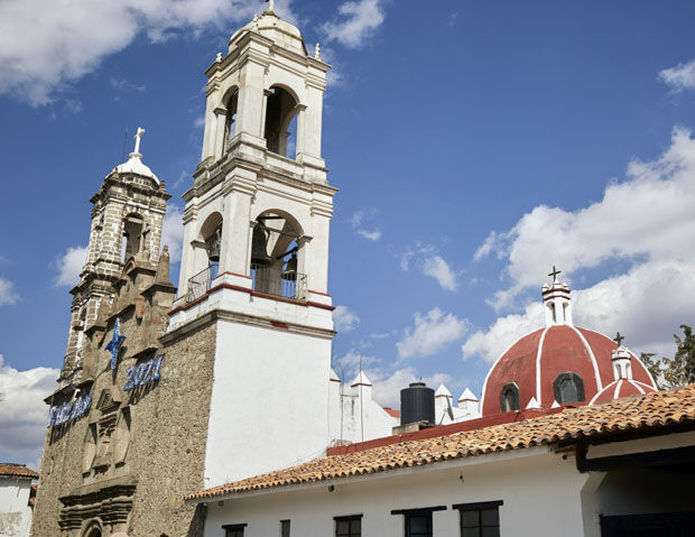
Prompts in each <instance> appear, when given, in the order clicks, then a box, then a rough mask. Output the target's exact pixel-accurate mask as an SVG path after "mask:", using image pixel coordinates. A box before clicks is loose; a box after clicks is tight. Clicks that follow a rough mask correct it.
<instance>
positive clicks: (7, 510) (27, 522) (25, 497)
mask: <svg viewBox="0 0 695 537" xmlns="http://www.w3.org/2000/svg"><path fill="white" fill-rule="evenodd" d="M30 489H31V480H29V479H7V478H0V536H2V537H27V536H28V535H29V530H30V529H31V515H32V511H31V507H29V492H30Z"/></svg>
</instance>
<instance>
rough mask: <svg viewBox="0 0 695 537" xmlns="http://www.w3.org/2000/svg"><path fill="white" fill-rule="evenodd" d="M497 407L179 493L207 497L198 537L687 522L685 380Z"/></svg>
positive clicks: (612, 528) (195, 499)
mask: <svg viewBox="0 0 695 537" xmlns="http://www.w3.org/2000/svg"><path fill="white" fill-rule="evenodd" d="M501 418H505V419H506V423H499V424H496V425H490V424H489V423H490V421H491V419H490V418H482V419H480V420H473V421H466V422H463V423H460V424H454V425H449V426H444V427H436V428H433V429H426V430H422V431H419V432H417V433H410V434H409V435H403V436H400V437H391V438H387V439H381V440H375V441H372V442H367V443H365V444H361V445H359V444H356V445H351V446H345V447H343V448H336V449H335V450H333V451H332V452H330V453H329V456H327V457H325V458H322V459H319V460H316V461H312V462H309V463H306V464H303V465H300V466H296V467H293V468H288V469H286V470H278V471H275V472H272V473H269V474H265V475H261V476H258V477H254V478H250V479H246V480H242V481H238V482H234V483H229V484H226V485H223V486H219V487H216V488H212V489H209V490H205V491H200V492H197V493H194V494H191V495H190V496H189V497H188V498H187V501H188V502H189V503H194V504H195V503H200V504H205V505H207V519H206V522H205V536H206V537H214V536H221V535H226V537H261V536H268V535H280V536H282V537H287V536H290V535H295V536H296V535H301V536H303V537H326V536H330V535H334V536H336V537H344V536H349V537H357V536H375V537H377V536H378V537H401V536H405V537H409V536H412V537H415V536H422V537H429V536H442V537H443V536H446V537H454V536H459V535H460V536H462V537H468V536H469V535H480V536H486V537H492V536H500V535H502V536H514V537H543V536H548V537H557V536H562V537H580V536H585V537H599V536H602V537H612V536H618V535H620V536H631V535H635V536H636V535H640V536H644V535H650V536H661V535H663V536H671V535H691V534H692V528H693V527H695V526H693V524H695V511H694V510H693V505H695V492H694V491H693V488H692V468H693V464H694V463H695V432H694V429H695V386H689V387H686V388H682V389H678V390H673V391H670V392H655V393H649V394H645V395H642V396H639V397H636V398H631V399H622V400H617V401H612V402H610V403H605V404H602V405H592V406H583V407H579V408H565V409H558V410H557V411H556V412H554V413H550V414H543V413H541V412H540V411H537V410H535V411H534V410H528V411H516V412H510V413H506V414H498V418H497V419H498V421H499V420H500V419H501ZM457 428H458V429H457Z"/></svg>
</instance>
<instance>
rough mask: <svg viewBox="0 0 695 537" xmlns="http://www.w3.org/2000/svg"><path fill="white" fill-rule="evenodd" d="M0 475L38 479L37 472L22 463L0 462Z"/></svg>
mask: <svg viewBox="0 0 695 537" xmlns="http://www.w3.org/2000/svg"><path fill="white" fill-rule="evenodd" d="M0 477H26V478H31V479H38V477H39V474H37V473H36V472H34V470H30V469H29V468H27V467H26V466H24V465H23V464H13V463H11V462H0Z"/></svg>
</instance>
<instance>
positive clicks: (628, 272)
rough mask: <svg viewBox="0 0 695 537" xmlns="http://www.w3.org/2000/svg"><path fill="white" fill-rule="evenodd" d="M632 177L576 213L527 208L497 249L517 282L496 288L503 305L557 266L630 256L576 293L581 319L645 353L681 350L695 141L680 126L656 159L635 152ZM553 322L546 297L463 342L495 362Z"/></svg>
mask: <svg viewBox="0 0 695 537" xmlns="http://www.w3.org/2000/svg"><path fill="white" fill-rule="evenodd" d="M626 175H627V180H626V181H624V182H621V183H618V182H614V183H611V184H610V185H608V186H607V187H606V191H605V194H604V196H603V199H602V200H601V201H599V202H596V203H593V204H591V205H589V206H588V207H586V208H584V209H581V210H578V211H575V212H568V211H565V210H563V209H559V208H551V207H547V206H540V207H536V208H535V209H534V210H532V211H531V212H530V213H528V214H526V215H524V216H523V217H522V218H521V219H520V220H519V222H518V223H517V224H516V225H515V226H514V228H513V229H512V230H510V231H509V232H507V233H505V234H501V235H500V236H498V237H497V238H498V239H500V240H495V241H494V242H495V244H494V246H493V247H491V248H490V249H489V251H488V252H487V254H490V253H492V252H494V251H497V253H498V254H502V255H503V256H504V258H505V259H506V260H507V262H508V265H507V273H508V275H509V276H510V279H511V282H512V283H511V286H510V287H508V288H507V289H502V290H500V291H498V292H497V293H496V294H495V297H494V299H493V300H492V301H491V302H492V303H493V305H496V306H498V307H501V306H507V305H510V304H513V302H514V301H515V300H516V298H517V297H518V295H519V293H521V292H522V291H524V290H525V289H528V288H529V287H538V288H539V287H540V284H541V282H542V280H543V276H544V275H545V274H546V272H547V270H548V267H549V266H551V265H552V264H557V265H558V266H559V267H560V268H563V269H565V270H566V271H568V272H573V271H577V270H581V269H586V268H594V267H597V266H598V265H599V264H601V263H604V264H605V263H608V265H606V266H611V265H610V264H611V263H613V264H615V262H618V261H623V262H625V261H627V262H628V266H627V268H626V269H624V270H623V271H619V272H618V273H616V274H611V275H609V276H608V277H606V278H605V279H603V280H601V281H599V282H597V283H596V284H594V285H592V286H590V287H588V288H585V289H578V290H576V291H575V292H574V297H575V298H574V306H573V317H574V320H575V322H576V323H577V324H578V325H580V326H586V327H587V328H591V329H595V330H598V331H600V332H603V333H607V334H612V333H614V332H615V331H617V330H620V332H621V333H624V334H626V335H627V336H628V340H626V344H627V345H628V346H629V347H630V348H632V350H633V351H635V352H661V353H667V354H672V353H673V350H674V348H673V339H672V336H671V334H672V333H673V332H674V331H677V329H678V326H679V325H680V324H682V323H690V322H692V317H693V306H692V305H693V304H695V250H694V249H693V248H692V247H690V238H691V237H693V236H695V211H693V207H695V140H694V139H693V138H692V137H691V133H690V132H688V131H686V130H684V129H681V128H676V129H674V131H673V136H672V139H671V145H670V147H669V148H668V149H666V150H665V151H664V152H663V154H662V155H660V156H659V157H658V158H657V159H656V160H654V161H652V162H642V161H639V160H634V161H632V162H631V163H630V164H629V166H628V168H627V172H626ZM543 324H544V317H543V311H542V306H541V304H540V297H539V299H538V301H537V302H534V303H532V304H530V305H529V306H527V307H526V308H525V310H524V311H523V313H520V314H512V315H507V316H505V317H501V318H499V319H498V320H497V321H496V322H495V323H494V324H493V325H491V326H490V327H488V328H487V329H486V330H480V331H477V332H475V333H473V334H472V335H471V336H470V337H469V338H468V339H467V340H466V342H465V343H464V344H463V354H464V358H465V357H468V356H472V355H478V356H481V357H483V358H484V359H486V360H488V361H492V360H494V359H496V358H497V357H498V356H499V354H500V353H501V352H503V351H504V349H505V348H506V347H507V346H508V345H509V344H511V343H513V342H514V341H515V340H516V339H517V338H518V337H519V336H521V335H522V334H524V333H526V332H529V331H531V330H533V329H536V328H540V327H542V326H543Z"/></svg>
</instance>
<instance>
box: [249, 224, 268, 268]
mask: <svg viewBox="0 0 695 537" xmlns="http://www.w3.org/2000/svg"><path fill="white" fill-rule="evenodd" d="M271 262H272V259H271V257H270V256H269V255H268V231H267V230H266V227H265V226H264V225H263V223H262V222H259V223H258V224H256V227H254V228H253V238H252V240H251V264H252V265H253V266H255V267H267V266H268V265H270V264H271Z"/></svg>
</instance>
